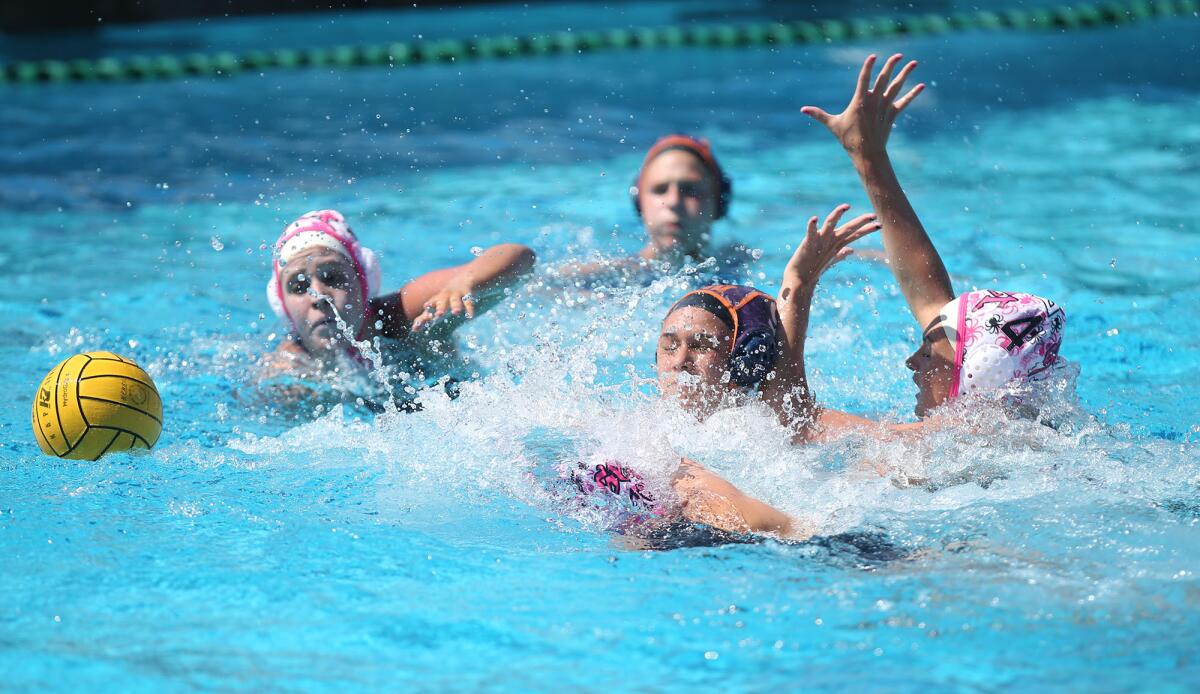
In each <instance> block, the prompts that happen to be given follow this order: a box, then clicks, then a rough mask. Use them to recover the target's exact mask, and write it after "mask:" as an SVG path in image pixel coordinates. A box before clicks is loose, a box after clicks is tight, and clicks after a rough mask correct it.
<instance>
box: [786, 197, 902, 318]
mask: <svg viewBox="0 0 1200 694" xmlns="http://www.w3.org/2000/svg"><path fill="white" fill-rule="evenodd" d="M849 209H850V206H849V205H846V204H842V205H838V206H837V207H835V208H834V209H833V211H832V212H830V213H829V216H828V217H826V218H825V222H824V223H823V224H821V225H820V226H818V225H817V218H816V217H815V216H814V217H810V218H809V220H808V233H807V234H806V235H805V237H804V240H803V241H801V242H800V245H799V247H797V248H796V252H795V253H793V254H792V259H791V260H789V261H788V264H787V267H785V268H784V270H783V284H782V287H783V288H785V289H786V288H794V287H796V286H797V285H800V286H805V287H808V288H809V289H811V288H812V287H814V286H815V285H816V283H817V279H818V278H820V276H821V274H822V273H823V272H825V271H826V270H828V269H829V268H831V267H833V266H834V265H836V264H837V263H839V262H841V261H842V260H845V259H846V258H847V257H849V256H850V254H852V253H853V252H854V250H853V249H851V248H847V246H849V245H850V244H851V243H853V242H855V241H857V240H858V239H861V238H862V237H864V236H866V235H867V234H871V233H874V232H876V231H879V229H880V226H881V225H880V224H879V222H878V221H876V218H875V215H874V214H873V213H870V214H864V215H860V216H858V217H855V218H854V219H852V220H850V221H849V222H847V223H845V224H843V225H842V226H838V222H840V221H841V219H842V215H844V214H846V212H847V211H848V210H849ZM787 298H790V297H784V299H785V300H786V299H787Z"/></svg>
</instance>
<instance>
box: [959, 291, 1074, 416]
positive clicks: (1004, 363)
mask: <svg viewBox="0 0 1200 694" xmlns="http://www.w3.org/2000/svg"><path fill="white" fill-rule="evenodd" d="M942 313H943V314H945V315H947V317H953V318H951V320H953V321H954V323H953V325H954V326H955V335H954V336H953V340H952V342H951V345H952V346H953V348H954V372H953V377H952V378H953V380H952V381H951V384H950V393H949V399H954V398H956V397H958V396H960V395H963V394H966V393H986V392H990V391H993V390H997V389H999V388H1001V387H1002V386H1004V385H1005V384H1007V383H1009V382H1010V381H1036V380H1040V379H1042V378H1045V376H1046V375H1047V374H1048V373H1049V372H1050V370H1051V369H1052V368H1053V367H1054V366H1056V365H1057V364H1058V363H1059V357H1058V350H1059V348H1060V347H1061V346H1062V340H1063V330H1064V328H1065V326H1066V322H1067V315H1066V313H1065V312H1064V311H1063V310H1062V307H1060V306H1059V305H1058V304H1056V303H1054V302H1053V301H1051V300H1049V299H1044V298H1042V297H1040V296H1033V295H1032V294H1023V293H1020V292H1011V293H1010V292H999V291H994V290H990V289H987V290H981V291H971V292H967V293H966V294H963V295H961V296H959V297H958V298H956V299H955V300H954V301H952V302H950V304H947V305H946V307H945V308H943V309H942ZM947 334H949V331H947Z"/></svg>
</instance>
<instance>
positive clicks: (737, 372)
mask: <svg viewBox="0 0 1200 694" xmlns="http://www.w3.org/2000/svg"><path fill="white" fill-rule="evenodd" d="M688 306H695V307H697V308H701V309H704V310H705V311H708V312H709V313H711V314H713V315H714V316H716V317H717V318H720V319H721V321H722V322H723V323H725V325H726V326H728V327H729V329H730V330H732V331H733V345H732V347H731V348H730V351H729V373H730V376H731V377H732V378H733V381H734V383H737V384H738V385H739V386H742V387H745V388H748V387H751V386H754V385H756V384H758V382H759V381H761V380H762V379H763V377H764V376H766V375H767V374H768V373H770V371H771V368H772V367H773V366H775V360H776V359H778V358H779V341H778V340H779V338H778V335H779V327H780V321H779V311H778V310H776V308H775V300H774V299H772V298H771V297H770V296H768V295H766V294H764V293H762V292H760V291H758V290H757V289H755V288H754V287H747V286H745V285H740V284H714V285H710V286H708V287H701V288H700V289H696V290H693V291H690V292H688V293H687V294H684V295H683V298H682V299H680V300H679V301H676V302H675V305H674V306H672V307H671V310H670V311H667V315H668V316H669V315H671V314H672V313H674V312H675V311H678V310H679V309H681V308H687V307H688Z"/></svg>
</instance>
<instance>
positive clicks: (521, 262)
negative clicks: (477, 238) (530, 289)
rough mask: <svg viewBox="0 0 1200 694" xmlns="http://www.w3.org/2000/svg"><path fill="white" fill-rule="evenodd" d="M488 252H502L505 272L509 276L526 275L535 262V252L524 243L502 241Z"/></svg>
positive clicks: (531, 269)
mask: <svg viewBox="0 0 1200 694" xmlns="http://www.w3.org/2000/svg"><path fill="white" fill-rule="evenodd" d="M490 252H492V253H499V254H503V256H504V257H505V259H506V260H507V263H506V265H507V267H506V268H505V269H506V273H505V274H507V275H509V276H511V277H521V276H524V275H528V274H530V273H531V272H533V266H534V265H536V264H537V254H536V253H534V252H533V249H532V248H530V247H529V246H526V245H525V244H521V243H502V244H500V245H498V246H493V247H492V249H491V251H490Z"/></svg>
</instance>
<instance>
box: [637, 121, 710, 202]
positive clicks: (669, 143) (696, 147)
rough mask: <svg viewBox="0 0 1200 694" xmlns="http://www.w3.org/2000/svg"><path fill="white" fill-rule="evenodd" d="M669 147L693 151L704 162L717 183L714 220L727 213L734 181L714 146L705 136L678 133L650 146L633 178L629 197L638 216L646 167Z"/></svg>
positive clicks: (660, 139)
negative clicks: (715, 151) (716, 155)
mask: <svg viewBox="0 0 1200 694" xmlns="http://www.w3.org/2000/svg"><path fill="white" fill-rule="evenodd" d="M669 149H682V150H685V151H688V152H691V153H692V154H695V155H696V156H697V157H699V158H700V161H702V162H704V166H705V167H706V168H707V169H708V171H709V173H711V174H712V176H713V178H714V179H715V180H716V185H717V190H716V194H717V210H716V213H715V214H714V215H713V221H716V220H718V219H721V218H723V217H724V216H725V215H727V214H728V213H729V205H730V203H732V202H733V181H731V180H730V179H729V177H728V176H726V175H725V171H724V169H722V168H721V165H720V164H719V163H718V162H717V158H716V157H715V156H713V153H712V146H711V145H709V144H708V140H705V139H704V138H699V137H692V136H691V135H682V134H678V133H676V134H673V135H666V136H664V137H661V138H659V140H658V142H655V143H654V144H653V145H652V146H651V147H650V151H649V152H646V158H645V159H643V160H642V168H640V169H638V175H637V178H635V179H633V185H632V186H630V188H629V197H630V198H631V199H632V200H633V209H635V210H637V213H638V216H641V214H642V192H641V191H642V177H643V176H645V175H646V167H648V166H649V165H650V162H652V161H654V158H655V157H657V156H658V155H660V154H662V153H663V152H666V151H667V150H669Z"/></svg>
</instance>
